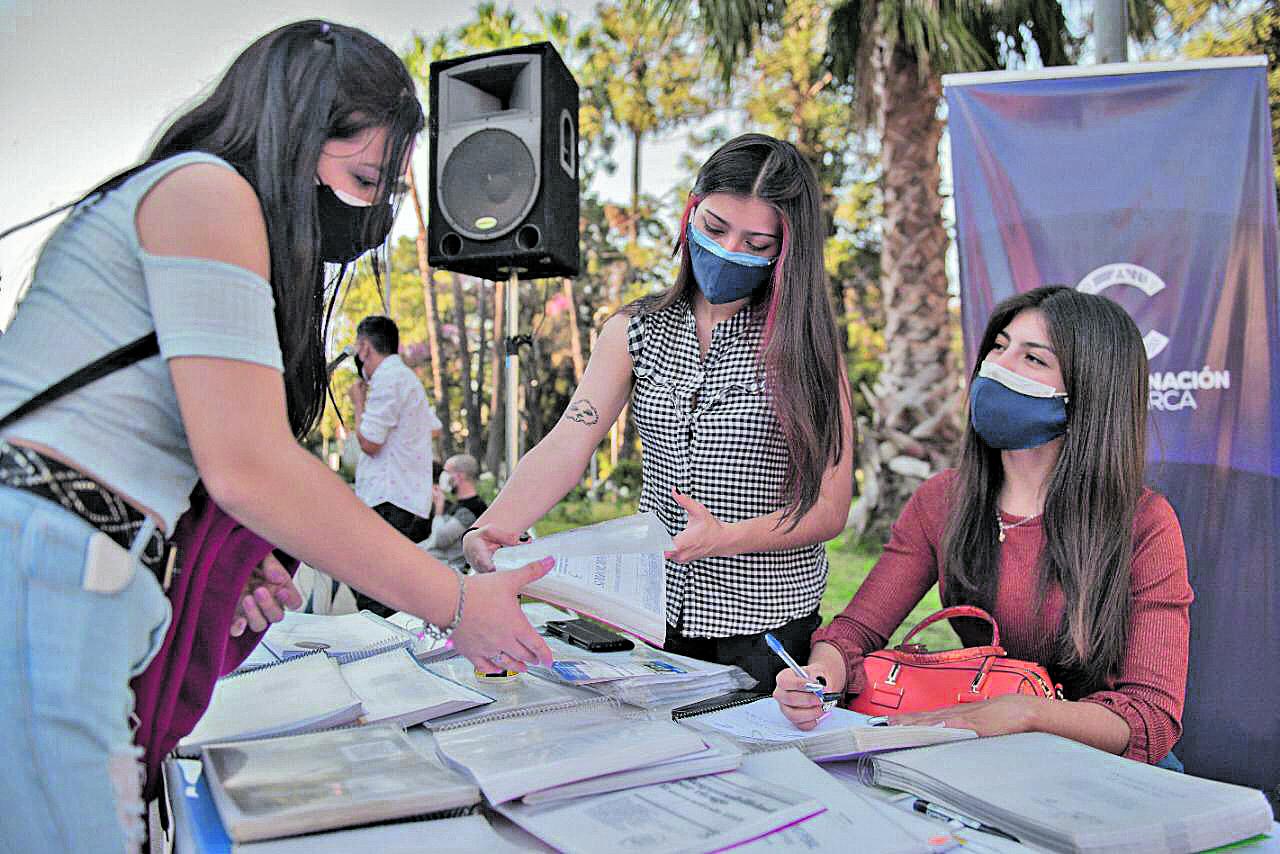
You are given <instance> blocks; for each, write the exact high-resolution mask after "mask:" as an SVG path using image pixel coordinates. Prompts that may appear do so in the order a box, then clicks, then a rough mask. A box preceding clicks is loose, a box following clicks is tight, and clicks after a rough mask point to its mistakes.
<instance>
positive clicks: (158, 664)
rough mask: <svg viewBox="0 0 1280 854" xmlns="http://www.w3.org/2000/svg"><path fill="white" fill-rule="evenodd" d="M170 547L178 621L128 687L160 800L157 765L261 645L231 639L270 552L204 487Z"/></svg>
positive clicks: (150, 793) (148, 792) (151, 788)
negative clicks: (245, 595)
mask: <svg viewBox="0 0 1280 854" xmlns="http://www.w3.org/2000/svg"><path fill="white" fill-rule="evenodd" d="M172 541H173V542H174V543H175V544H176V545H177V547H178V562H179V567H180V569H179V571H178V573H177V574H176V575H175V577H174V579H173V582H172V584H171V585H170V587H169V591H168V596H169V604H170V605H171V606H172V608H173V620H172V621H171V622H170V624H169V630H168V631H167V632H166V633H165V638H164V643H163V644H162V645H161V647H160V652H159V653H157V654H156V657H155V659H154V660H153V661H152V662H151V664H150V666H148V667H147V669H146V670H145V671H144V672H143V673H142V674H141V675H139V676H138V677H137V678H135V679H134V680H133V682H132V683H131V684H130V687H131V688H132V689H133V693H134V713H135V714H136V715H137V718H138V727H137V729H136V731H135V732H134V743H135V744H137V745H138V746H139V747H141V748H142V749H143V762H144V763H145V766H146V771H147V777H146V783H145V784H144V786H143V790H142V792H143V798H145V799H147V800H150V799H151V798H153V797H155V796H156V795H158V794H159V791H160V763H161V762H162V761H163V760H164V757H165V756H167V755H168V754H169V752H170V751H172V750H173V748H174V747H175V746H176V745H177V744H178V741H179V740H180V739H181V738H182V737H183V736H185V735H186V734H187V733H189V732H191V730H192V729H194V728H195V725H196V722H197V721H199V720H200V716H201V715H203V714H204V711H205V709H206V708H208V706H209V698H210V697H211V696H212V695H213V684H214V682H216V681H217V680H218V677H220V676H223V675H225V674H227V673H230V672H231V671H233V670H235V669H236V668H237V667H239V666H240V663H241V662H242V661H244V660H245V658H247V657H248V656H249V653H251V652H253V648H254V647H255V646H257V645H258V641H259V640H261V638H262V633H261V632H253V631H250V630H246V631H245V633H244V634H243V635H241V636H240V637H238V638H233V637H231V635H230V634H229V632H230V629H231V621H232V620H233V619H235V613H236V603H237V602H238V601H239V598H240V597H239V594H240V591H241V590H243V589H244V585H245V582H246V581H247V580H248V579H249V575H250V573H252V572H253V569H254V567H256V566H257V565H258V564H259V563H261V562H262V559H263V558H264V557H266V556H267V554H268V553H270V552H271V549H272V546H271V544H270V543H268V542H267V541H266V540H264V539H262V538H261V537H259V536H258V535H257V534H255V533H253V532H252V531H250V530H249V529H248V528H246V527H244V526H243V525H241V524H240V523H239V522H237V521H236V520H235V519H233V518H232V517H231V516H229V515H227V513H226V512H224V511H223V510H222V508H221V507H219V506H218V505H217V504H216V503H215V502H214V501H213V499H212V498H209V497H208V495H206V494H205V492H204V490H203V489H201V488H199V487H197V488H196V491H195V492H194V493H193V494H192V496H191V508H190V509H189V510H187V512H186V513H184V514H183V515H182V518H181V519H179V520H178V525H177V528H176V529H175V531H174V535H173V538H172ZM297 566H298V562H297V561H296V560H290V561H288V562H286V563H285V568H286V569H288V570H289V572H290V573H291V574H292V573H293V572H294V571H295V570H296V569H297Z"/></svg>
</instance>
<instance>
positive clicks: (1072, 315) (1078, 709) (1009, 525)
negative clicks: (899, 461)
mask: <svg viewBox="0 0 1280 854" xmlns="http://www.w3.org/2000/svg"><path fill="white" fill-rule="evenodd" d="M1146 453H1147V356H1146V352H1145V350H1144V349H1143V344H1142V336H1141V334H1140V333H1139V332H1138V327H1137V326H1136V325H1135V324H1134V322H1133V320H1132V319H1131V318H1130V317H1129V315H1128V314H1127V313H1125V310H1124V309H1123V308H1121V307H1120V306H1119V305H1118V304H1117V303H1115V302H1112V301H1111V300H1109V299H1107V298H1105V297H1101V296H1096V295H1093V294H1085V293H1081V292H1079V291H1076V290H1075V289H1073V288H1066V287H1043V288H1036V289H1035V290H1031V291H1027V292H1026V293H1023V294H1018V295H1016V296H1013V297H1010V298H1009V299H1007V300H1005V301H1004V302H1002V303H1000V305H998V306H996V308H995V311H994V312H993V313H992V315H991V319H990V321H989V322H988V323H987V328H986V331H985V332H984V333H983V336H982V340H981V342H980V344H979V346H978V359H977V363H976V364H975V365H974V369H973V374H972V375H971V376H970V378H969V422H968V425H967V427H966V430H965V438H964V447H963V451H962V456H961V459H960V465H959V467H958V468H956V469H953V470H948V471H945V472H943V473H941V474H939V475H936V476H935V477H933V478H931V479H930V480H927V481H925V482H924V483H923V484H922V485H921V486H920V488H919V489H917V490H916V492H915V494H914V495H913V496H912V497H911V499H910V501H908V502H907V505H906V507H905V508H904V509H903V511H902V515H901V516H900V517H899V518H898V521H897V522H896V523H895V524H894V526H893V532H892V534H891V536H890V538H889V543H888V545H886V546H885V550H884V554H883V555H882V556H881V558H880V560H879V561H878V562H877V563H876V565H875V567H874V568H873V569H872V570H871V573H870V574H869V575H868V576H867V579H866V580H865V581H864V582H863V583H862V586H861V587H860V588H859V589H858V591H857V593H855V594H854V597H853V600H852V601H851V602H849V605H848V606H847V607H846V608H845V609H844V611H843V612H841V613H840V614H838V615H837V616H836V617H835V619H834V620H833V621H832V622H831V624H830V625H828V626H826V627H825V628H823V629H821V630H820V631H818V632H817V633H815V634H814V636H813V648H812V652H811V653H810V656H809V664H808V667H807V668H806V669H807V672H808V673H809V675H810V676H811V677H813V678H815V679H818V678H820V679H822V680H823V681H825V682H826V684H827V686H828V688H829V689H830V690H834V691H843V692H844V693H845V694H846V695H855V694H859V693H861V692H863V691H865V690H866V689H867V684H866V671H865V670H864V669H863V666H862V661H863V656H864V655H866V654H867V653H869V652H872V651H875V650H878V649H882V648H883V647H884V646H885V644H886V643H887V642H888V638H889V636H890V635H891V634H892V633H893V632H894V630H895V629H897V627H898V625H899V624H900V623H901V622H902V621H903V619H904V618H905V617H906V616H907V614H908V613H910V611H911V609H912V608H914V607H915V605H916V603H918V602H919V601H920V599H921V598H922V597H923V596H924V595H925V593H926V592H928V590H929V589H930V588H931V587H933V585H934V584H937V585H938V587H939V590H940V592H941V594H942V602H943V604H944V605H976V606H978V607H979V608H982V609H983V610H984V611H986V612H987V613H989V614H991V615H992V616H993V617H994V618H995V620H996V623H997V625H999V627H1000V641H1001V646H1003V647H1004V648H1005V649H1006V650H1007V651H1008V653H1009V655H1010V656H1012V657H1014V658H1020V659H1023V660H1029V661H1037V662H1039V663H1041V664H1043V665H1044V666H1045V667H1046V668H1048V670H1049V673H1050V674H1051V675H1052V676H1053V677H1054V681H1055V682H1061V683H1062V686H1063V691H1064V696H1065V698H1066V700H1067V701H1069V702H1063V701H1061V700H1057V699H1049V698H1041V697H1030V696H1025V695H1019V694H1013V695H1005V696H998V697H993V698H991V699H989V700H985V701H979V702H973V703H963V704H960V705H956V706H950V707H947V708H942V709H938V710H936V711H930V712H919V713H916V714H903V715H894V716H892V717H891V718H890V722H891V723H894V724H926V725H943V726H949V727H962V728H964V729H972V730H974V731H976V732H977V733H978V735H981V736H986V735H1004V734H1007V733H1015V732H1027V731H1038V732H1049V733H1054V734H1057V735H1061V736H1064V737H1066V738H1071V739H1075V740H1076V741H1081V742H1084V743H1085V744H1089V745H1092V746H1094V747H1097V748H1099V749H1100V750H1106V751H1108V752H1110V753H1117V754H1122V755H1124V756H1127V757H1129V758H1131V759H1135V760H1137V761H1139V762H1148V763H1153V764H1154V763H1158V764H1161V765H1164V766H1165V767H1169V768H1173V769H1177V770H1180V769H1181V763H1179V762H1178V761H1177V758H1176V757H1174V756H1173V755H1172V754H1170V749H1171V748H1172V747H1173V746H1174V744H1175V743H1176V742H1177V741H1178V737H1179V735H1180V734H1181V732H1182V705H1183V698H1184V696H1185V693H1186V684H1187V650H1188V643H1189V634H1190V627H1189V609H1190V606H1191V600H1192V592H1191V586H1190V583H1189V582H1188V578H1187V556H1186V551H1185V549H1184V547H1183V542H1182V529H1181V527H1180V526H1179V524H1178V517H1177V516H1175V515H1174V512H1173V508H1172V507H1170V506H1169V502H1168V501H1166V500H1165V499H1164V498H1163V497H1162V496H1160V495H1159V494H1158V493H1156V492H1153V491H1152V490H1150V489H1148V488H1147V487H1146V486H1145V485H1144V480H1143V478H1144V472H1145V466H1146ZM953 626H954V627H955V629H956V632H957V633H958V634H959V635H960V638H961V640H962V641H964V643H965V645H966V646H975V645H980V644H986V643H990V640H991V638H990V631H989V627H987V625H986V624H985V623H983V622H980V621H976V620H967V619H959V620H955V621H953ZM979 626H981V627H982V628H979ZM984 630H985V631H984ZM803 681H804V680H802V679H800V678H799V677H798V676H796V675H795V674H793V673H791V672H790V671H789V670H788V671H783V672H782V673H780V674H779V675H778V685H777V690H776V691H775V692H774V696H775V697H776V698H777V700H778V702H779V703H780V704H781V706H782V711H783V713H784V714H786V716H787V717H788V718H790V719H791V721H793V722H794V723H795V724H796V725H797V726H798V727H800V728H801V729H810V728H812V727H813V726H814V724H815V723H816V721H817V719H818V717H819V715H821V713H822V710H821V707H820V705H819V702H818V699H817V697H816V696H815V695H814V694H812V693H809V692H808V691H805V690H804V688H803Z"/></svg>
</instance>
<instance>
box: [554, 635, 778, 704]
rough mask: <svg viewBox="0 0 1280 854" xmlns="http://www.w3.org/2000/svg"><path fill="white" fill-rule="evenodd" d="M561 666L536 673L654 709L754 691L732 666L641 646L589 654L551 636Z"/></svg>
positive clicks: (743, 672)
mask: <svg viewBox="0 0 1280 854" xmlns="http://www.w3.org/2000/svg"><path fill="white" fill-rule="evenodd" d="M546 641H547V645H548V646H550V647H551V654H552V655H553V656H554V657H555V663H554V665H553V666H552V667H551V668H540V667H535V668H532V669H531V672H532V673H534V674H536V675H538V676H541V677H543V678H546V679H552V680H555V681H559V682H564V683H566V684H571V685H585V686H587V687H588V688H590V689H591V690H592V691H595V692H596V693H598V694H603V695H604V696H607V697H613V698H614V699H616V700H619V701H620V702H623V703H629V704H630V705H633V706H640V707H641V708H646V709H651V708H656V707H658V706H676V705H683V704H685V703H690V702H693V701H695V700H700V699H703V698H706V697H714V696H716V695H719V694H724V693H727V692H729V691H734V690H738V689H742V688H749V687H751V686H753V685H755V684H756V683H755V680H754V679H752V678H751V677H750V676H748V675H747V674H746V672H745V671H744V670H743V669H742V668H740V667H736V666H734V665H732V664H715V663H713V662H709V661H699V660H698V659H695V658H687V657H685V656H683V655H676V654H674V653H670V652H665V651H663V650H658V649H653V648H651V647H643V646H638V647H636V648H635V649H633V650H628V651H625V652H587V651H586V650H584V649H582V648H581V647H576V646H573V645H571V644H567V643H565V642H564V641H562V640H560V639H559V638H547V639H546Z"/></svg>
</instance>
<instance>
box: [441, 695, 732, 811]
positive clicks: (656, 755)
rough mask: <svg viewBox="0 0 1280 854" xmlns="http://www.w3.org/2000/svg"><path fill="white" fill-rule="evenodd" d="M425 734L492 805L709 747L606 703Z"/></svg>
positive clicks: (665, 724) (677, 728) (688, 733)
mask: <svg viewBox="0 0 1280 854" xmlns="http://www.w3.org/2000/svg"><path fill="white" fill-rule="evenodd" d="M433 732H434V735H435V740H436V751H437V752H438V754H439V755H440V757H441V758H442V759H444V760H445V761H446V762H447V763H449V764H450V765H451V766H452V767H453V768H455V769H457V770H458V771H460V772H462V773H463V774H466V775H467V776H468V777H469V778H470V779H472V780H474V781H475V783H476V785H478V786H479V787H480V790H481V791H482V792H484V795H485V798H486V799H487V800H488V801H489V803H491V804H494V805H497V804H501V803H505V802H507V801H510V800H514V799H516V798H520V797H524V796H525V795H528V794H529V793H531V792H537V791H540V790H542V789H549V788H553V787H557V786H564V785H566V784H570V783H578V782H581V781H584V780H591V779H594V778H597V777H602V776H604V775H609V774H616V773H618V772H622V771H632V770H636V769H640V768H647V767H649V766H652V765H656V764H658V763H662V762H668V761H670V760H674V759H677V758H685V757H688V758H692V757H695V756H698V755H700V754H704V753H705V752H706V751H707V750H708V749H710V748H709V747H708V745H707V743H706V742H705V741H704V740H703V739H702V738H700V737H699V736H698V735H697V734H696V733H694V732H692V731H691V730H688V729H685V728H683V727H680V726H679V725H677V724H674V723H671V722H670V721H649V720H641V719H635V718H632V717H630V716H628V715H626V714H625V713H623V712H622V711H621V710H620V708H619V707H618V705H617V704H616V703H611V702H601V703H595V704H590V705H584V706H580V707H577V708H569V709H563V708H562V709H543V710H541V711H534V712H515V713H512V714H510V715H508V716H505V717H502V718H499V719H497V720H489V721H481V722H462V723H458V724H453V725H450V726H442V727H435V728H433Z"/></svg>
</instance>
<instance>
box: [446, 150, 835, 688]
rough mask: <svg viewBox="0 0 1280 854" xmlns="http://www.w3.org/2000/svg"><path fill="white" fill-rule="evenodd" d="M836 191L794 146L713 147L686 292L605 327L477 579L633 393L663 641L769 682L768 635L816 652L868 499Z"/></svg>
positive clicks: (481, 532) (638, 307)
mask: <svg viewBox="0 0 1280 854" xmlns="http://www.w3.org/2000/svg"><path fill="white" fill-rule="evenodd" d="M820 197H821V193H820V191H819V189H818V183H817V179H816V178H815V176H814V173H813V169H812V167H811V166H810V165H809V163H808V162H807V161H806V160H805V159H804V157H803V156H802V155H801V154H800V152H799V151H798V150H796V148H795V146H793V145H791V144H790V143H788V142H785V141H783V140H779V139H774V138H773V137H769V136H764V135H762V134H743V135H742V136H739V137H736V138H734V139H732V140H729V141H728V142H726V143H725V144H724V145H722V146H721V147H720V148H719V149H717V150H716V151H715V152H714V153H712V155H711V156H710V157H709V158H708V159H707V162H706V163H705V164H703V166H702V168H701V169H700V170H699V171H698V177H697V180H696V181H695V183H694V188H693V192H692V193H691V194H690V197H689V200H688V203H687V204H686V206H685V211H684V215H683V217H682V218H681V220H680V226H679V230H678V232H677V233H678V235H679V237H678V243H677V250H678V251H679V253H680V265H679V271H678V272H677V274H676V277H675V281H674V282H673V283H672V286H671V287H670V288H669V289H667V290H666V291H664V292H662V293H660V294H656V295H654V296H652V297H647V298H645V299H642V300H639V301H637V302H634V303H632V304H630V305H628V306H626V307H625V308H623V309H622V311H620V312H619V313H618V314H616V315H614V316H613V317H612V318H610V319H609V320H608V321H606V322H605V324H604V327H603V329H602V330H601V332H600V337H599V339H598V341H597V342H596V346H595V347H594V348H593V350H592V352H591V360H590V362H589V363H588V365H587V369H586V372H585V374H584V375H583V378H582V382H581V383H580V384H579V386H578V389H577V390H576V391H575V393H574V396H573V399H572V401H571V402H570V404H569V406H568V408H567V409H566V411H565V414H564V417H563V418H561V420H560V421H559V422H558V423H557V424H556V426H555V428H554V429H553V430H552V431H551V432H550V433H549V434H548V435H547V436H546V437H545V438H544V439H543V440H542V441H541V442H539V443H538V445H537V446H536V447H535V448H533V449H532V450H531V451H529V453H528V454H527V455H525V456H524V457H523V458H522V459H521V460H520V463H519V465H518V466H517V467H516V470H515V472H514V473H513V474H512V477H511V479H510V480H508V481H507V484H506V485H505V486H504V487H503V489H502V492H501V493H499V494H498V496H497V498H495V499H494V502H493V505H492V506H491V507H490V508H489V509H488V510H487V511H486V512H485V513H484V514H483V515H482V516H481V517H480V519H479V520H478V524H480V525H481V527H480V528H479V529H478V530H475V531H472V532H470V533H468V534H467V535H466V538H465V539H466V542H465V544H464V545H465V548H466V553H467V558H468V562H469V563H470V564H471V566H472V567H475V568H476V569H478V570H487V569H491V568H492V554H493V552H494V551H495V550H496V549H497V548H499V547H500V546H504V545H512V544H514V543H515V542H517V538H518V535H517V533H516V532H519V531H523V530H525V529H527V528H528V527H529V526H530V525H532V524H533V523H534V522H535V521H537V520H538V519H539V518H540V517H541V516H542V515H543V514H544V513H546V512H547V511H548V510H550V509H551V508H552V507H553V506H554V505H555V504H556V502H558V501H559V500H560V499H561V498H563V497H564V496H565V495H566V494H567V493H568V492H569V490H570V489H572V488H573V487H574V486H575V485H577V484H578V483H579V482H580V481H581V479H582V474H583V472H584V470H585V469H586V467H587V464H588V462H589V461H590V459H591V455H592V454H593V453H594V452H595V449H596V447H597V446H598V445H599V444H600V442H601V440H602V439H603V438H604V436H605V434H606V433H607V432H608V430H609V426H610V425H611V424H613V423H614V422H615V421H617V419H618V415H619V413H620V412H621V411H622V407H623V406H624V405H625V404H626V403H627V402H628V400H629V401H630V403H631V412H632V417H634V418H635V423H636V427H637V429H638V432H639V434H640V440H641V443H642V444H643V448H644V455H643V457H642V460H641V463H642V480H641V494H640V502H639V509H640V510H641V511H642V512H644V511H651V512H654V513H656V514H657V516H658V518H659V519H660V520H661V521H662V523H663V524H664V525H665V526H666V528H667V530H668V532H669V533H670V534H671V535H672V537H673V538H674V539H675V549H674V550H672V551H671V552H670V553H668V554H667V556H666V557H667V563H666V592H667V614H666V618H667V634H666V643H665V648H666V649H669V650H671V651H673V652H676V653H680V654H684V655H689V656H691V657H694V658H699V659H702V660H704V661H715V662H718V663H722V664H734V665H738V666H740V667H741V668H742V669H743V670H745V671H746V672H747V673H748V674H750V675H751V676H753V677H754V678H755V679H756V680H757V681H758V682H759V684H760V686H761V687H762V688H763V689H765V690H772V689H773V682H774V674H775V673H776V672H777V667H776V664H777V662H778V658H777V656H776V655H775V654H774V653H773V651H772V650H771V649H770V648H769V647H768V645H767V643H766V641H765V639H764V634H765V633H766V632H772V633H773V634H774V635H775V636H776V637H777V639H778V640H779V641H780V642H781V643H782V644H783V646H784V647H785V648H786V649H787V650H788V651H789V652H790V653H791V654H792V655H801V656H803V655H804V654H805V652H807V648H808V638H809V636H810V635H811V634H812V633H813V630H814V629H816V628H817V627H818V625H819V624H820V622H821V620H820V618H819V616H818V604H819V602H820V601H821V599H822V591H823V589H824V588H825V586H826V580H827V554H826V550H825V548H824V546H823V543H824V542H825V541H826V540H829V539H831V538H832V537H834V536H836V535H837V534H839V533H840V531H841V530H843V528H844V523H845V519H846V518H847V516H848V513H849V502H850V497H851V493H852V489H853V435H854V426H853V419H852V415H851V411H850V406H849V401H850V397H849V388H848V381H847V379H846V377H845V367H844V361H843V358H842V356H841V355H840V347H839V339H838V337H837V332H836V325H835V315H834V312H833V310H832V307H831V299H830V296H829V295H828V291H829V289H828V282H827V275H826V271H825V268H824V266H823V260H822V259H823V241H824V239H825V234H824V233H823V231H822V215H821V211H820V209H819V200H820Z"/></svg>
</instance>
